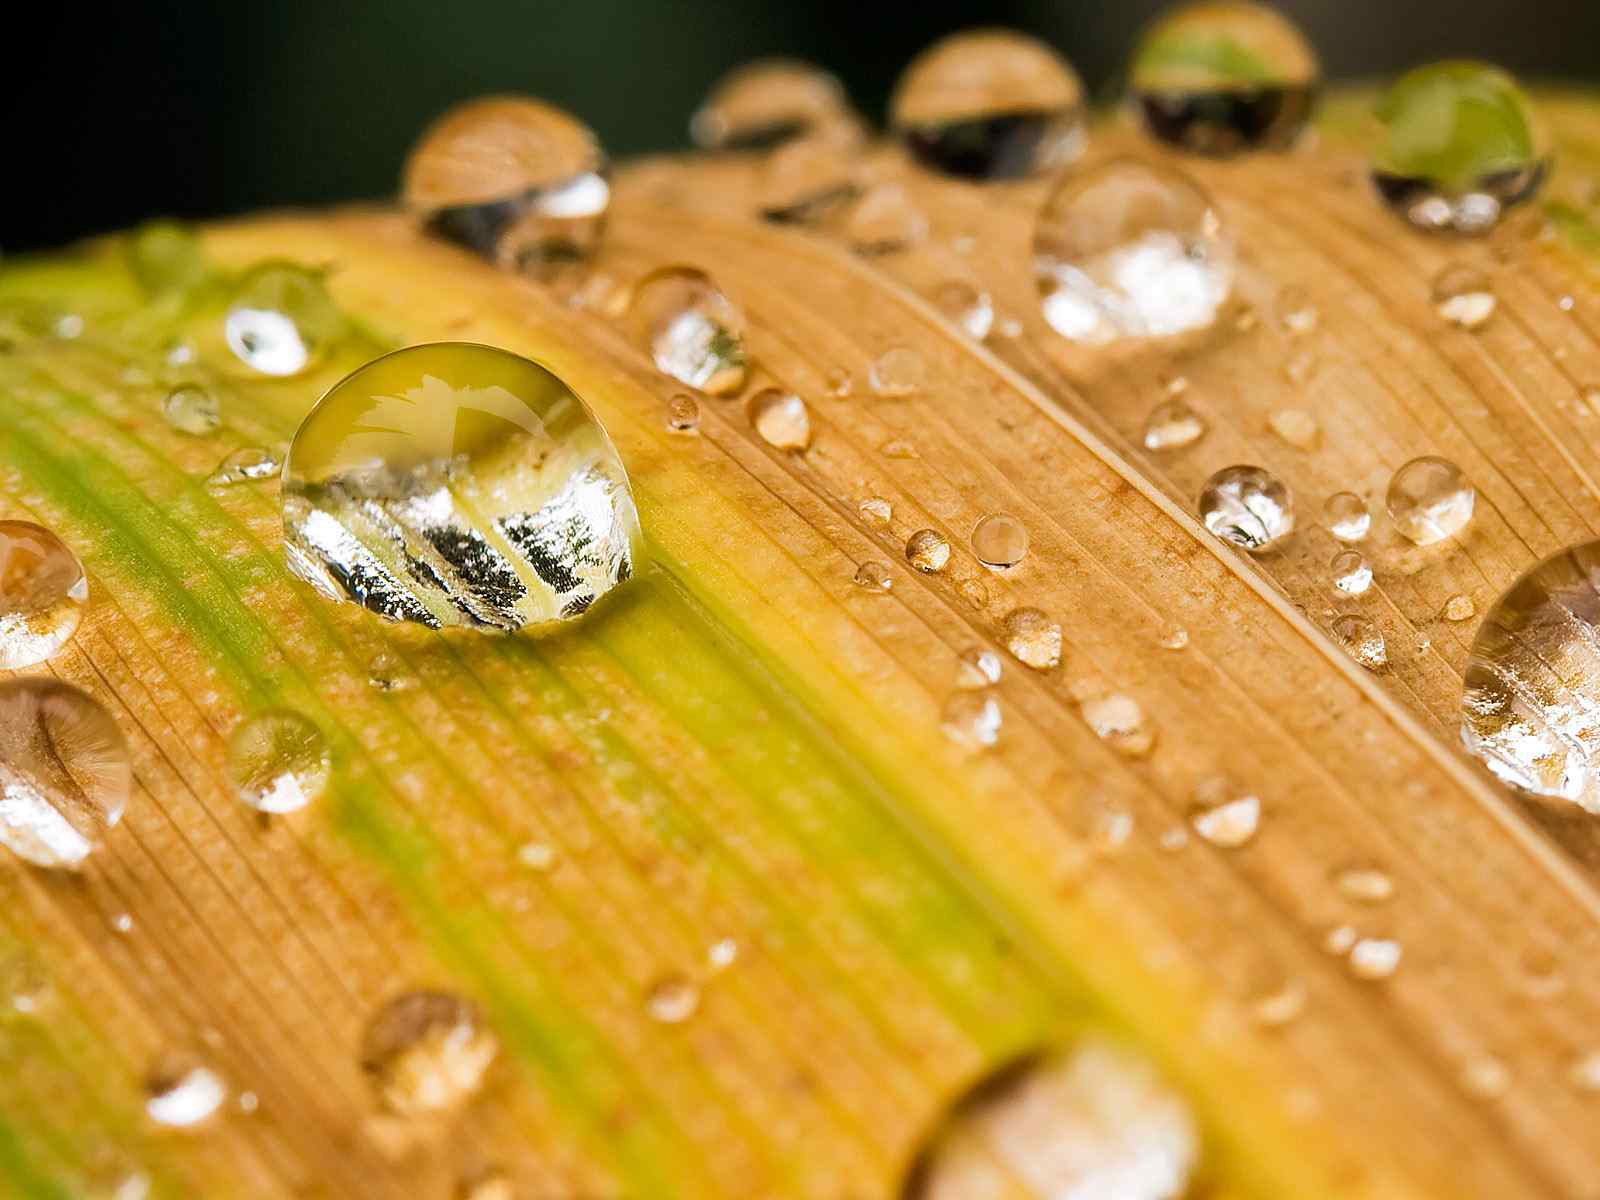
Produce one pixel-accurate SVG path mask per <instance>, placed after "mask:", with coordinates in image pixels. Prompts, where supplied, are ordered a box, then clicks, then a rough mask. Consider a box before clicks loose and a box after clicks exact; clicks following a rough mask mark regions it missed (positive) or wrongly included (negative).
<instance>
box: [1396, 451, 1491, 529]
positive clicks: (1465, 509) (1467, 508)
mask: <svg viewBox="0 0 1600 1200" xmlns="http://www.w3.org/2000/svg"><path fill="white" fill-rule="evenodd" d="M1477 499H1478V490H1477V489H1476V488H1475V487H1473V486H1472V483H1471V481H1470V480H1468V479H1467V477H1466V476H1465V475H1463V474H1462V473H1461V468H1460V467H1458V466H1456V464H1455V463H1453V462H1451V461H1450V460H1449V459H1446V458H1437V457H1435V456H1433V455H1425V456H1423V457H1422V458H1413V459H1412V460H1411V461H1410V462H1408V463H1406V464H1405V466H1403V467H1401V468H1400V469H1399V470H1398V471H1396V472H1395V473H1394V478H1393V479H1391V480H1390V481H1389V491H1388V494H1387V496H1386V497H1385V504H1386V506H1387V508H1388V510H1389V519H1390V520H1391V521H1393V522H1394V527H1395V528H1396V529H1398V530H1399V531H1400V532H1401V533H1402V534H1404V535H1405V536H1406V537H1408V538H1410V539H1411V540H1412V541H1413V542H1415V543H1416V544H1417V545H1419V546H1431V545H1432V544H1433V543H1434V542H1440V541H1443V540H1444V539H1445V538H1448V537H1454V536H1455V535H1456V534H1458V533H1460V532H1461V531H1462V530H1463V529H1465V528H1466V525H1467V522H1468V521H1470V520H1472V509H1473V506H1474V504H1475V503H1476V502H1477Z"/></svg>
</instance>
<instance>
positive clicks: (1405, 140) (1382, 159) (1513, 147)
mask: <svg viewBox="0 0 1600 1200" xmlns="http://www.w3.org/2000/svg"><path fill="white" fill-rule="evenodd" d="M1376 111H1377V117H1378V120H1379V121H1380V122H1382V124H1383V127H1384V133H1383V139H1382V141H1381V143H1380V145H1379V147H1378V149H1377V151H1376V153H1375V154H1374V156H1373V166H1374V167H1375V168H1376V169H1377V170H1379V171H1383V172H1386V173H1388V174H1391V175H1398V176H1401V177H1404V178H1407V179H1426V180H1430V181H1432V182H1434V183H1436V184H1438V185H1439V186H1441V187H1445V188H1464V187H1470V186H1472V185H1474V184H1476V183H1478V182H1479V181H1481V180H1483V179H1484V178H1485V177H1487V176H1491V175H1494V174H1497V173H1499V172H1503V171H1516V170H1521V169H1523V168H1525V167H1528V166H1531V165H1533V164H1534V163H1535V162H1537V161H1538V160H1539V159H1540V158H1541V157H1543V155H1544V153H1545V151H1544V148H1543V145H1542V141H1541V137H1540V134H1539V129H1538V124H1537V120H1536V116H1535V113H1534V107H1533V102H1532V101H1531V100H1529V99H1528V97H1527V95H1526V94H1525V93H1524V92H1523V91H1522V89H1521V88H1520V87H1518V86H1517V84H1516V81H1515V80H1513V79H1512V78H1511V76H1509V75H1508V74H1506V73H1505V72H1504V71H1502V70H1500V69H1499V68H1498V67H1492V66H1489V65H1487V64H1485V63H1478V62H1442V63H1434V64H1432V65H1430V66H1426V67H1418V68H1417V69H1416V70H1414V71H1411V72H1410V73H1408V74H1406V75H1405V76H1403V77H1401V79H1400V80H1399V81H1398V82H1396V83H1395V84H1394V86H1392V87H1391V88H1390V89H1389V90H1388V91H1387V92H1386V93H1385V94H1384V95H1383V97H1382V99H1380V100H1379V101H1378V106H1377V110H1376Z"/></svg>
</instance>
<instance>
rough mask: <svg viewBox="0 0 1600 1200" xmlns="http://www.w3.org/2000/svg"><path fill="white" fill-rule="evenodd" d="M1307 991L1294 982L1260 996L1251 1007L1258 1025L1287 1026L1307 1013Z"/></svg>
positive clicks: (1252, 1014)
mask: <svg viewBox="0 0 1600 1200" xmlns="http://www.w3.org/2000/svg"><path fill="white" fill-rule="evenodd" d="M1305 1008H1306V990H1305V988H1304V987H1302V986H1301V985H1300V984H1299V983H1297V982H1295V981H1294V980H1292V979H1291V980H1289V981H1287V982H1285V983H1284V984H1282V985H1281V986H1279V987H1276V988H1274V989H1273V990H1271V991H1270V992H1267V993H1265V994H1263V995H1261V996H1258V997H1257V998H1256V999H1255V1001H1254V1002H1252V1003H1251V1005H1250V1015H1251V1016H1252V1017H1254V1018H1255V1020H1256V1023H1257V1024H1260V1025H1266V1026H1269V1027H1272V1028H1277V1027H1279V1026H1283V1025H1287V1024H1289V1023H1290V1022H1291V1021H1293V1020H1294V1019H1295V1018H1296V1017H1298V1016H1299V1015H1300V1014H1301V1013H1303V1012H1304V1011H1305Z"/></svg>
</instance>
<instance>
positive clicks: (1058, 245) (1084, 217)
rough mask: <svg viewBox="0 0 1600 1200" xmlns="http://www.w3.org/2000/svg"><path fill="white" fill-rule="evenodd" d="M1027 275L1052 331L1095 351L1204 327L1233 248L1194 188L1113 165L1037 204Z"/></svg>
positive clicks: (1149, 170) (1163, 172)
mask: <svg viewBox="0 0 1600 1200" xmlns="http://www.w3.org/2000/svg"><path fill="white" fill-rule="evenodd" d="M1033 270H1034V278H1035V281H1036V282H1037V284H1038V287H1039V294H1040V296H1041V297H1042V303H1043V306H1044V316H1045V320H1047V321H1048V322H1049V323H1050V326H1051V328H1053V329H1054V330H1055V331H1056V332H1057V333H1059V334H1061V336H1063V337H1065V338H1069V339H1071V340H1072V341H1075V342H1081V343H1085V344H1088V345H1102V344H1105V343H1108V342H1113V341H1116V340H1117V339H1119V338H1128V337H1163V336H1167V335H1171V334H1178V333H1184V332H1187V331H1189V330H1192V329H1203V328H1206V327H1207V326H1209V325H1211V324H1212V323H1213V322H1214V321H1215V320H1216V317H1217V312H1218V310H1219V309H1220V308H1221V307H1222V303H1223V301H1225V300H1226V299H1227V298H1228V294H1229V292H1230V291H1231V289H1232V287H1233V247H1232V243H1231V240H1230V239H1229V238H1228V237H1227V236H1226V234H1225V233H1224V232H1223V228H1222V221H1221V218H1220V217H1219V216H1218V215H1217V212H1216V210H1215V209H1214V208H1213V207H1212V205H1211V200H1210V198H1209V197H1208V196H1206V194H1205V193H1204V192H1203V191H1201V190H1200V187H1199V185H1197V184H1196V183H1194V182H1193V181H1192V180H1190V179H1189V178H1188V177H1187V176H1185V175H1183V174H1181V173H1180V172H1178V171H1175V170H1173V169H1171V168H1169V167H1164V166H1159V165H1156V164H1153V163H1143V162H1138V161H1135V160H1132V159H1116V160H1113V161H1111V162H1107V163H1102V164H1100V165H1099V166H1096V167H1094V168H1092V169H1090V170H1087V171H1084V172H1082V173H1076V174H1071V175H1068V176H1067V177H1066V179H1065V180H1064V181H1063V182H1062V183H1061V184H1060V186H1058V187H1057V188H1056V190H1055V191H1054V192H1052V193H1051V195H1050V197H1049V199H1048V200H1046V201H1045V205H1044V208H1043V209H1042V210H1040V213H1039V217H1038V224H1037V226H1036V227H1035V230H1034V240H1033Z"/></svg>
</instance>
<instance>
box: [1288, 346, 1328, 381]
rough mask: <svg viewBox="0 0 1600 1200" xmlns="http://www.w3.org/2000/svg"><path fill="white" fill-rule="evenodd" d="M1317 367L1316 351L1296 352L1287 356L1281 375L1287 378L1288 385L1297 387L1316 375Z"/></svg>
mask: <svg viewBox="0 0 1600 1200" xmlns="http://www.w3.org/2000/svg"><path fill="white" fill-rule="evenodd" d="M1319 365H1320V364H1319V363H1318V361H1317V354H1316V351H1314V350H1297V351H1295V353H1293V354H1291V355H1290V356H1289V361H1288V362H1286V363H1284V364H1283V373H1284V374H1285V375H1286V376H1288V378H1289V382H1290V383H1292V384H1295V385H1297V386H1299V385H1303V384H1304V383H1306V381H1307V380H1309V379H1310V378H1311V377H1312V376H1313V375H1315V374H1316V373H1317V367H1318V366H1319Z"/></svg>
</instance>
